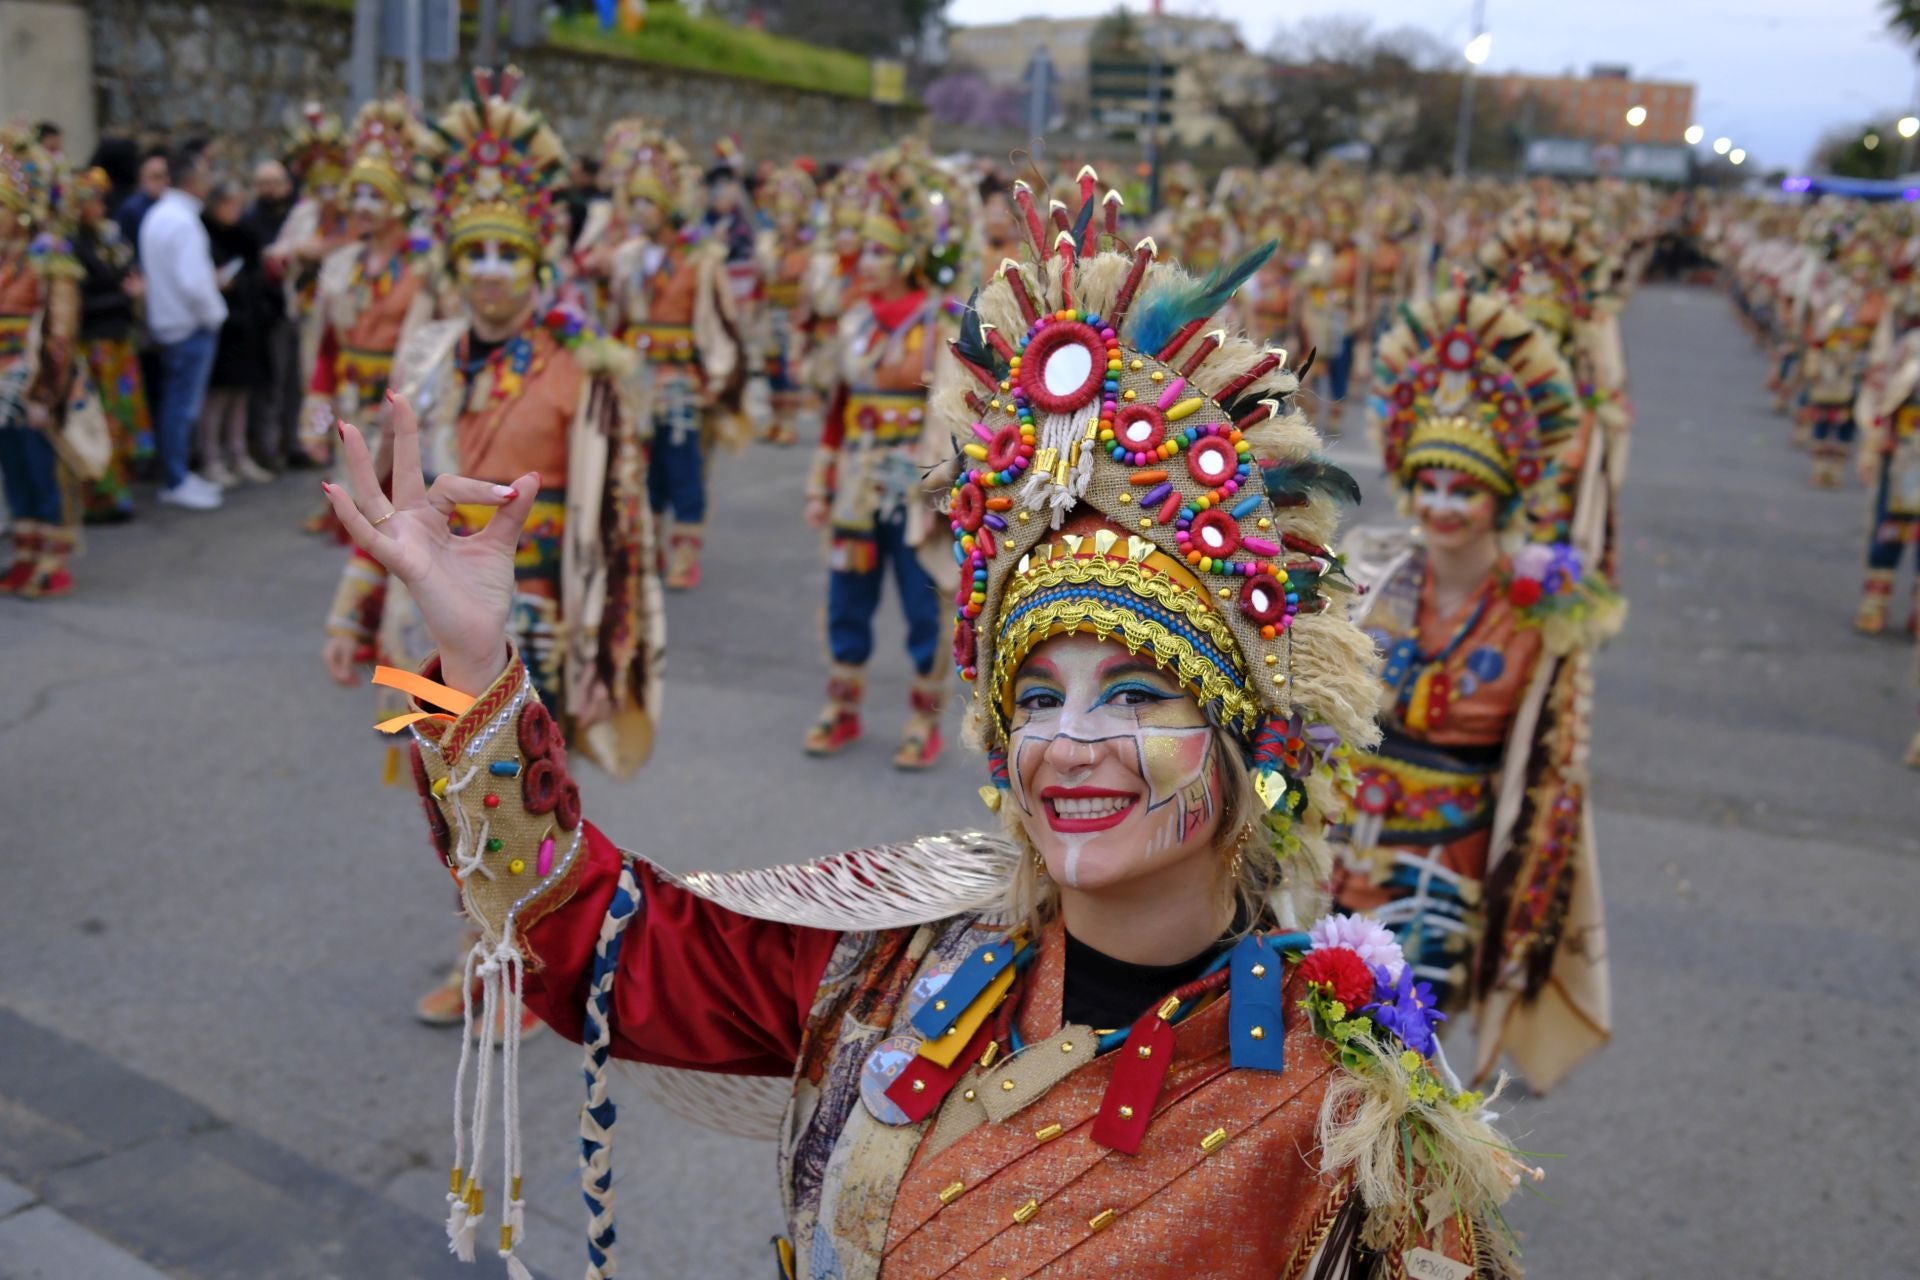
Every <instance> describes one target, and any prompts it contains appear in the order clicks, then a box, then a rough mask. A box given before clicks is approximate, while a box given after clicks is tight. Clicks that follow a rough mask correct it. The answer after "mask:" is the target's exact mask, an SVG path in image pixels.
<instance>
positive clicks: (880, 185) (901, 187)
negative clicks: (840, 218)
mask: <svg viewBox="0 0 1920 1280" xmlns="http://www.w3.org/2000/svg"><path fill="white" fill-rule="evenodd" d="M866 175H867V191H868V198H867V207H866V216H865V218H864V219H863V220H862V221H861V223H860V234H861V236H862V238H864V239H865V240H867V241H869V242H871V243H873V244H879V245H884V246H886V247H887V248H888V249H890V250H892V251H893V252H895V253H898V254H900V255H901V256H902V257H904V258H906V259H909V260H910V261H912V262H913V263H915V264H916V265H917V266H919V267H920V268H921V269H922V270H923V271H924V272H925V274H926V277H927V279H928V281H929V282H931V283H932V284H933V285H934V286H935V287H937V288H942V289H944V288H948V287H951V286H952V285H954V284H955V283H956V282H957V281H958V280H959V274H960V266H961V264H962V263H963V262H965V261H967V260H968V257H969V255H968V252H967V243H968V237H969V236H970V235H971V233H972V230H973V227H974V225H975V224H976V223H977V222H978V219H977V218H976V217H975V216H974V205H975V203H977V197H976V196H975V195H974V192H973V187H972V185H971V184H970V183H968V182H967V181H966V180H965V179H964V178H963V177H962V176H961V175H960V174H958V173H955V172H954V171H953V170H951V169H949V168H947V167H946V166H945V165H943V164H941V163H940V162H939V161H937V160H935V159H934V158H933V157H932V156H931V155H929V154H928V153H927V151H926V149H925V148H924V147H923V146H921V145H920V144H918V143H916V142H905V143H902V144H900V145H899V146H897V147H890V148H888V149H887V150H885V151H882V152H881V153H879V154H878V155H876V156H874V157H872V158H871V160H870V161H869V162H868V164H867V167H866Z"/></svg>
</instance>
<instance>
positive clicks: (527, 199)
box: [424, 67, 567, 257]
mask: <svg viewBox="0 0 1920 1280" xmlns="http://www.w3.org/2000/svg"><path fill="white" fill-rule="evenodd" d="M519 87H520V73H519V72H518V71H517V70H515V69H514V68H512V67H508V68H506V69H505V70H503V71H501V72H499V73H498V75H496V74H495V73H493V72H492V71H489V70H486V69H476V70H475V71H474V72H473V74H472V76H471V77H469V79H468V82H467V94H466V96H465V97H463V98H461V99H459V100H458V101H456V102H454V103H453V104H452V105H451V106H449V107H448V108H447V109H446V110H445V111H443V112H441V114H440V117H439V119H437V120H435V121H434V122H433V124H432V125H431V126H430V128H429V130H428V136H427V142H426V146H425V147H424V151H425V153H426V155H427V156H428V158H429V159H431V160H432V161H433V162H434V168H435V182H434V189H433V204H434V224H435V230H436V233H437V235H438V237H439V240H440V243H441V244H442V245H443V246H444V247H445V249H446V252H447V254H448V256H449V257H451V256H452V255H454V254H455V253H457V252H458V251H459V250H460V248H461V247H462V246H463V245H466V244H469V243H472V242H475V241H479V240H485V239H500V240H505V241H509V242H512V243H516V244H519V245H522V246H524V247H526V248H527V249H529V250H530V251H532V252H533V253H534V254H535V255H536V256H541V255H548V256H550V255H552V254H554V253H556V252H558V251H559V250H560V249H561V248H562V247H563V246H562V245H561V244H560V243H559V242H560V239H561V236H560V230H561V226H562V223H561V219H560V210H559V208H558V205H557V204H556V201H555V196H556V195H557V193H558V192H559V190H560V188H561V187H562V186H563V185H564V184H565V182H566V178H567V152H566V148H565V147H564V146H562V145H561V142H560V136H559V135H558V134H556V133H555V132H554V131H553V129H552V128H551V127H549V126H548V124H547V121H546V117H545V116H542V115H541V114H540V113H539V112H538V111H535V110H534V109H533V108H531V107H529V106H527V105H525V104H524V103H521V102H516V101H514V95H515V92H516V91H517V90H518V89H519Z"/></svg>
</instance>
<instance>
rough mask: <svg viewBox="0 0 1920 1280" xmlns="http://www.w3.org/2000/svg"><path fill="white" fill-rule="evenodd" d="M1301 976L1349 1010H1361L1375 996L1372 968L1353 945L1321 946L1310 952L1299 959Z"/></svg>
mask: <svg viewBox="0 0 1920 1280" xmlns="http://www.w3.org/2000/svg"><path fill="white" fill-rule="evenodd" d="M1300 976H1301V978H1303V979H1304V980H1306V981H1307V982H1311V983H1313V984H1314V985H1316V986H1320V987H1325V988H1326V991H1327V994H1328V995H1330V996H1332V997H1333V998H1334V999H1335V1000H1338V1001H1339V1002H1340V1003H1341V1004H1343V1005H1345V1006H1347V1008H1348V1009H1358V1008H1359V1007H1360V1006H1361V1005H1363V1004H1366V1003H1367V1002H1368V1001H1369V1000H1372V999H1373V970H1371V969H1369V968H1367V962H1366V961H1365V960H1362V959H1361V958H1360V953H1359V952H1358V951H1355V950H1353V949H1352V948H1350V947H1319V948H1316V949H1315V950H1312V951H1309V952H1307V955H1306V958H1305V959H1304V960H1302V961H1301V962H1300Z"/></svg>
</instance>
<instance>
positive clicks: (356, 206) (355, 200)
mask: <svg viewBox="0 0 1920 1280" xmlns="http://www.w3.org/2000/svg"><path fill="white" fill-rule="evenodd" d="M347 216H349V217H350V218H352V219H353V223H354V226H355V227H357V228H358V229H359V231H360V234H362V235H366V234H368V233H370V232H374V231H378V230H380V229H381V228H383V227H385V226H386V225H387V224H388V223H390V222H393V221H395V218H394V216H393V206H392V204H391V203H390V202H389V201H388V200H387V198H386V196H384V195H382V194H381V193H380V189H379V188H378V187H374V186H371V185H369V184H368V183H365V182H356V183H355V184H354V185H353V190H352V191H350V192H349V193H348V194H347Z"/></svg>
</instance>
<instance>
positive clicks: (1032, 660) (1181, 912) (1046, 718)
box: [1007, 635, 1232, 964]
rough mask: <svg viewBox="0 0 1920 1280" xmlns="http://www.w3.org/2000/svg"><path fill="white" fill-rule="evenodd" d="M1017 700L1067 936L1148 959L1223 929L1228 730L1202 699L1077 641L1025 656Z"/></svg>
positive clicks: (1028, 780)
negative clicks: (1221, 848) (1216, 723)
mask: <svg viewBox="0 0 1920 1280" xmlns="http://www.w3.org/2000/svg"><path fill="white" fill-rule="evenodd" d="M1013 699H1014V709H1013V716H1012V724H1011V729H1010V732H1009V741H1008V751H1007V757H1008V760H1007V763H1008V783H1009V786H1010V788H1011V791H1012V796H1011V798H1012V801H1013V803H1014V804H1015V805H1016V806H1017V807H1018V812H1019V815H1020V822H1021V826H1022V828H1023V829H1024V830H1025V832H1026V834H1027V838H1028V840H1029V841H1031V842H1032V844H1033V847H1034V848H1035V849H1037V850H1038V851H1039V853H1040V856H1041V858H1042V859H1043V860H1044V861H1045V863H1046V868H1047V874H1048V875H1049V876H1050V877H1051V878H1052V879H1053V880H1054V881H1055V882H1056V884H1057V885H1058V886H1059V890H1060V900H1061V909H1062V912H1063V915H1064V917H1065V921H1066V924H1067V927H1068V929H1069V931H1071V932H1072V933H1073V934H1074V936H1076V937H1078V938H1079V939H1080V940H1081V941H1083V942H1086V943H1087V944H1088V945H1090V946H1094V947H1096V948H1098V949H1100V950H1102V951H1105V952H1107V954H1109V955H1112V956H1115V957H1116V958H1118V959H1123V960H1130V961H1133V962H1135V963H1142V964H1165V963H1177V962H1179V961H1181V960H1184V959H1186V958H1187V957H1189V956H1191V955H1193V954H1195V953H1196V952H1197V951H1198V950H1199V949H1200V948H1201V947H1203V946H1204V945H1205V944H1206V943H1207V942H1208V941H1210V940H1211V938H1213V937H1217V936H1219V932H1220V931H1221V930H1223V929H1224V928H1225V927H1226V924H1227V923H1228V922H1229V920H1230V919H1231V914H1232V905H1231V899H1230V897H1229V895H1226V894H1224V893H1222V892H1221V889H1222V885H1223V882H1224V876H1225V874H1226V862H1225V859H1223V858H1222V857H1221V856H1220V855H1219V854H1218V852H1217V850H1216V845H1217V838H1218V834H1219V830H1220V824H1221V821H1222V807H1223V806H1222V801H1221V795H1222V791H1223V781H1222V775H1221V766H1220V761H1219V760H1218V758H1217V755H1216V752H1217V748H1216V745H1215V744H1216V742H1217V740H1218V734H1217V732H1216V731H1215V730H1214V728H1213V727H1212V726H1211V725H1210V724H1209V723H1208V722H1207V718H1206V715H1205V713H1204V712H1203V711H1202V710H1201V709H1200V705H1199V703H1197V702H1196V701H1195V700H1194V699H1193V696H1192V695H1191V694H1189V693H1187V692H1186V691H1185V690H1184V689H1183V688H1181V686H1180V685H1179V684H1178V682H1176V681H1175V680H1174V679H1173V678H1172V677H1171V676H1169V675H1167V674H1166V673H1165V672H1163V671H1161V670H1160V669H1159V668H1157V667H1155V666H1154V665H1153V663H1152V661H1151V660H1150V659H1148V658H1146V657H1144V656H1140V655H1134V654H1130V653H1128V652H1127V650H1126V649H1125V648H1124V647H1123V646H1121V645H1118V644H1112V643H1109V642H1107V641H1103V640H1100V639H1098V638H1096V637H1093V636H1085V635H1067V636H1056V637H1054V638H1053V639H1051V640H1048V641H1046V642H1045V643H1043V644H1041V645H1039V646H1038V647H1036V648H1035V649H1034V651H1033V652H1032V653H1031V654H1029V655H1028V656H1027V659H1026V661H1025V662H1024V663H1022V664H1021V667H1020V670H1019V671H1018V672H1017V673H1016V675H1015V679H1014V693H1013Z"/></svg>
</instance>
